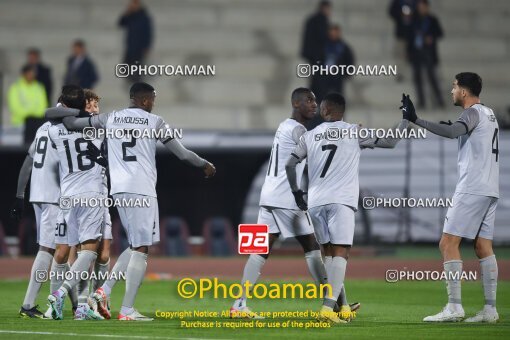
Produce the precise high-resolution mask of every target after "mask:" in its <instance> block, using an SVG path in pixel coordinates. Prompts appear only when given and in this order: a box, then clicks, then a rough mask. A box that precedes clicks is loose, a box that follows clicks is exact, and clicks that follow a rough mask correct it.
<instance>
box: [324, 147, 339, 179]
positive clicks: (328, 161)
mask: <svg viewBox="0 0 510 340" xmlns="http://www.w3.org/2000/svg"><path fill="white" fill-rule="evenodd" d="M336 149H337V146H336V145H335V144H326V145H323V146H322V151H329V155H328V158H327V159H326V164H324V168H323V169H322V172H321V176H320V178H324V176H326V173H327V172H328V169H329V166H330V165H331V162H332V161H333V157H334V156H335V152H336Z"/></svg>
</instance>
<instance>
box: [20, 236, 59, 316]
mask: <svg viewBox="0 0 510 340" xmlns="http://www.w3.org/2000/svg"><path fill="white" fill-rule="evenodd" d="M54 253H55V249H52V248H48V247H44V246H39V251H38V252H37V255H36V257H35V259H34V263H33V264H32V269H31V270H30V281H29V282H28V287H27V291H26V293H25V299H24V300H23V305H22V306H21V308H20V311H19V314H20V316H22V317H25V318H40V319H44V318H45V316H44V314H43V313H41V312H40V311H39V310H38V306H36V305H35V299H36V298H37V295H38V294H39V291H40V290H41V286H42V282H39V278H38V275H37V274H38V273H40V272H43V271H45V272H46V273H48V271H49V269H50V266H51V262H52V259H53V254H54Z"/></svg>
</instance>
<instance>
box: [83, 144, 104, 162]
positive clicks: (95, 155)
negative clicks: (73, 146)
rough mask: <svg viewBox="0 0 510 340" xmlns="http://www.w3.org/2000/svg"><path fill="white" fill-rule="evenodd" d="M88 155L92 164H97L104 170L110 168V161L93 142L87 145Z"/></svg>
mask: <svg viewBox="0 0 510 340" xmlns="http://www.w3.org/2000/svg"><path fill="white" fill-rule="evenodd" d="M86 154H87V158H88V159H90V160H91V161H92V162H95V163H97V164H99V165H101V166H102V167H104V168H106V167H107V166H108V161H107V160H106V158H104V157H103V154H102V153H101V150H99V149H98V148H97V147H96V146H95V145H94V144H93V143H92V142H91V141H89V142H88V143H87V150H86Z"/></svg>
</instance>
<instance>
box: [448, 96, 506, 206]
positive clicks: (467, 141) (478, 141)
mask: <svg viewBox="0 0 510 340" xmlns="http://www.w3.org/2000/svg"><path fill="white" fill-rule="evenodd" d="M457 121H458V122H461V123H463V124H464V125H466V128H467V130H468V133H467V134H465V135H462V136H460V137H459V154H458V171H459V181H458V182H457V187H456V188H455V192H459V193H466V194H473V195H483V196H491V197H499V125H498V121H497V120H496V116H495V115H494V112H493V111H492V109H490V108H488V107H487V106H484V105H482V104H475V105H473V106H471V107H470V108H467V109H466V110H464V111H463V112H462V114H461V115H460V117H459V119H458V120H457Z"/></svg>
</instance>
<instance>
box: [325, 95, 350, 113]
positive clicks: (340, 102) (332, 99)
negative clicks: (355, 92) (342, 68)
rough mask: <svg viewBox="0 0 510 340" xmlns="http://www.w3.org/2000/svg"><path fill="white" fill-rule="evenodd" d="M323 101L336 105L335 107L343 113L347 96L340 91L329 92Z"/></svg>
mask: <svg viewBox="0 0 510 340" xmlns="http://www.w3.org/2000/svg"><path fill="white" fill-rule="evenodd" d="M322 101H325V102H327V103H328V104H331V105H333V106H335V108H336V109H337V110H338V111H340V112H342V113H343V112H345V98H344V96H342V95H341V94H340V93H338V92H330V93H328V94H327V95H326V96H325V97H324V99H323V100H322Z"/></svg>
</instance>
